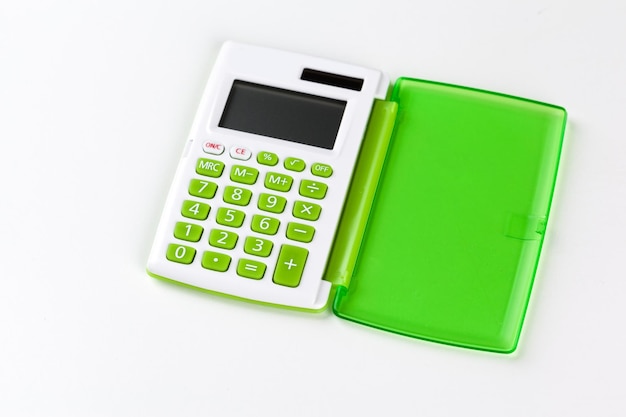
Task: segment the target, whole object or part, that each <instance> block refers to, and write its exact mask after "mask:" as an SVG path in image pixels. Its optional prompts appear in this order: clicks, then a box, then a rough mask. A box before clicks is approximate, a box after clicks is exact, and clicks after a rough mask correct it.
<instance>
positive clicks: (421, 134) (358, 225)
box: [327, 78, 566, 352]
mask: <svg viewBox="0 0 626 417" xmlns="http://www.w3.org/2000/svg"><path fill="white" fill-rule="evenodd" d="M396 110H397V114H396ZM565 121H566V112H565V110H564V109H563V108H560V107H556V106H552V105H548V104H544V103H539V102H536V101H531V100H526V99H521V98H516V97H511V96H506V95H502V94H496V93H491V92H486V91H481V90H475V89H470V88H465V87H459V86H453V85H447V84H440V83H435V82H429V81H421V80H414V79H406V78H403V79H400V80H398V82H397V83H396V84H395V86H394V89H393V93H392V96H391V100H390V101H388V102H378V103H376V105H375V107H374V112H373V116H372V121H371V123H370V129H369V130H368V134H367V135H366V141H365V144H364V148H363V152H362V155H361V157H360V160H359V165H358V166H357V170H356V173H355V178H354V182H353V186H352V189H351V192H350V195H349V199H348V202H347V205H346V209H345V212H344V217H343V220H342V227H341V229H340V230H339V232H338V239H337V242H336V246H335V251H334V252H335V253H337V255H336V256H334V258H332V259H331V261H330V264H329V268H328V272H327V279H329V280H331V281H333V282H334V283H335V284H336V285H337V288H338V289H337V293H336V296H335V300H334V305H333V310H334V312H335V314H336V315H338V316H340V317H342V318H345V319H348V320H352V321H355V322H359V323H362V324H366V325H369V326H373V327H377V328H380V329H384V330H388V331H391V332H395V333H400V334H404V335H408V336H412V337H417V338H422V339H428V340H433V341H437V342H442V343H447V344H451V345H458V346H465V347H470V348H476V349H484V350H490V351H496V352H512V351H513V350H515V348H516V346H517V341H518V338H519V334H520V331H521V327H522V322H523V319H524V313H525V311H526V306H527V304H528V299H529V296H530V291H531V287H532V282H533V278H534V275H535V270H536V266H537V262H538V260H539V254H540V251H541V245H542V242H543V237H544V232H545V228H546V223H547V219H548V213H549V209H550V202H551V198H552V193H553V189H554V184H555V178H556V172H557V166H558V160H559V154H560V149H561V143H562V139H563V133H564V129H565ZM392 129H393V133H391V132H392ZM390 137H391V138H390ZM389 139H390V141H389ZM387 145H388V147H387ZM385 149H387V154H386V158H385ZM377 165H380V166H383V169H382V172H381V173H380V178H378V174H377V172H378V170H377V169H375V168H373V167H376V166H377ZM370 209H371V211H370ZM361 235H362V239H361ZM351 242H361V245H360V247H359V245H356V246H355V245H354V244H352V243H351ZM357 254H358V257H357Z"/></svg>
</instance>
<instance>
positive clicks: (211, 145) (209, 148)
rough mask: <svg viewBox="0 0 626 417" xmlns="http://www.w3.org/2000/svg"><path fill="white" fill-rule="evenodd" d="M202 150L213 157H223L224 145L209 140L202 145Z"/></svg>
mask: <svg viewBox="0 0 626 417" xmlns="http://www.w3.org/2000/svg"><path fill="white" fill-rule="evenodd" d="M202 150H203V151H204V152H206V153H210V154H213V155H221V154H222V153H223V152H224V145H222V144H221V143H218V142H212V141H210V140H207V141H205V142H204V143H203V144H202Z"/></svg>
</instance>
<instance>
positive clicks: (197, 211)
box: [180, 200, 211, 220]
mask: <svg viewBox="0 0 626 417" xmlns="http://www.w3.org/2000/svg"><path fill="white" fill-rule="evenodd" d="M209 210H211V206H209V205H208V204H205V203H198V202H197V201H191V200H185V201H183V208H182V209H181V211H180V214H182V215H183V216H185V217H188V218H190V219H196V220H205V219H206V218H207V217H208V216H209Z"/></svg>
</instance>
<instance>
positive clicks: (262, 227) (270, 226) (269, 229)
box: [250, 214, 280, 235]
mask: <svg viewBox="0 0 626 417" xmlns="http://www.w3.org/2000/svg"><path fill="white" fill-rule="evenodd" d="M278 226H280V221H279V220H278V219H275V218H273V217H265V216H261V215H258V214H255V215H254V216H252V224H251V225H250V228H251V229H252V230H253V231H255V232H257V233H263V234H266V235H275V234H276V232H278Z"/></svg>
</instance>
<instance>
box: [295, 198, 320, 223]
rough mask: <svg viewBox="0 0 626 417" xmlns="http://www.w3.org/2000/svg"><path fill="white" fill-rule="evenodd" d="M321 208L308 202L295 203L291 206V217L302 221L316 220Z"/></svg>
mask: <svg viewBox="0 0 626 417" xmlns="http://www.w3.org/2000/svg"><path fill="white" fill-rule="evenodd" d="M321 212H322V207H321V206H319V205H318V204H315V203H309V202H308V201H296V202H295V203H294V204H293V211H292V213H291V214H293V217H297V218H298V219H304V220H312V221H313V220H317V219H319V218H320V213H321Z"/></svg>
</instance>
